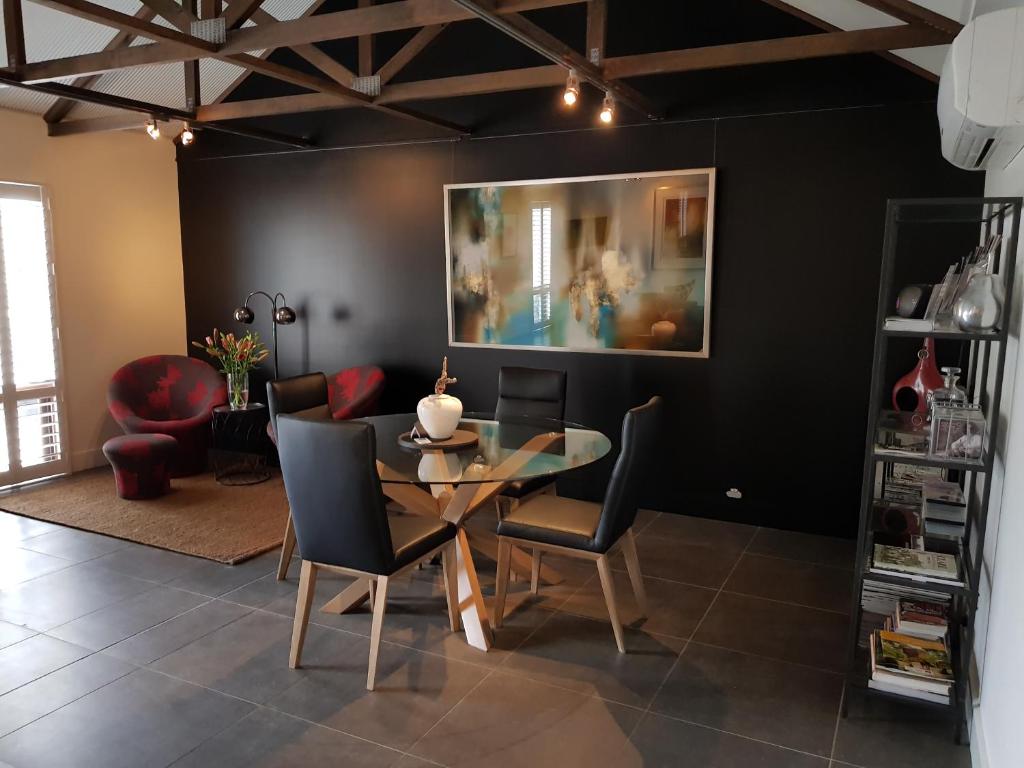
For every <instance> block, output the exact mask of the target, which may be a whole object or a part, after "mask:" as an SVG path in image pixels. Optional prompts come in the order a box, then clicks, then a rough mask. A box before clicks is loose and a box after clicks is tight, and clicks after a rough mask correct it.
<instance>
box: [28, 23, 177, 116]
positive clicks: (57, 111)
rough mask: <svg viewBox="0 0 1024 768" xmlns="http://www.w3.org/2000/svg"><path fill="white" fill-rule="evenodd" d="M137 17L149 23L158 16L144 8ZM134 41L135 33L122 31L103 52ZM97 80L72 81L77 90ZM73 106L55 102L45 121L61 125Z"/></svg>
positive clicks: (68, 102)
mask: <svg viewBox="0 0 1024 768" xmlns="http://www.w3.org/2000/svg"><path fill="white" fill-rule="evenodd" d="M135 15H136V16H138V17H139V18H140V19H144V20H146V21H149V20H150V19H152V18H153V17H154V16H156V15H157V14H156V12H154V11H153V9H152V8H148V7H147V6H142V7H141V8H139V10H138V11H136V12H135ZM134 39H135V34H134V33H133V32H125V31H124V30H121V31H119V32H118V33H117V34H116V35H114V36H113V37H112V38H111V39H110V42H109V43H107V44H106V45H105V46H104V47H103V50H105V51H112V50H114V49H115V48H127V47H128V46H129V45H131V44H132V41H133V40H134ZM97 80H99V75H86V76H85V77H76V78H75V79H74V80H72V81H71V85H73V86H75V87H76V88H91V87H92V86H93V85H94V84H95V83H96V81H97ZM73 106H75V102H74V101H72V100H71V99H57V101H55V102H54V103H53V105H52V106H51V107H50V108H49V109H48V110H46V112H45V113H44V114H43V120H45V121H46V122H47V123H59V122H60V121H61V120H63V119H64V118H65V117H67V114H68V112H70V111H71V108H72V107H73Z"/></svg>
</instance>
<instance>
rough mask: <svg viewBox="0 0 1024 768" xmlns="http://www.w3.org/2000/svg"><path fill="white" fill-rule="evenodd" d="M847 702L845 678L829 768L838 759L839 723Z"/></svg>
mask: <svg viewBox="0 0 1024 768" xmlns="http://www.w3.org/2000/svg"><path fill="white" fill-rule="evenodd" d="M845 702H846V680H843V690H842V692H841V693H840V694H839V711H838V712H836V727H835V730H834V731H832V749H831V750H830V751H829V753H828V761H829V768H831V766H832V764H833V763H834V762H835V759H836V743H837V742H838V741H839V723H840V722H841V721H842V719H843V704H844V703H845Z"/></svg>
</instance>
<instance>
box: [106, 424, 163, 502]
mask: <svg viewBox="0 0 1024 768" xmlns="http://www.w3.org/2000/svg"><path fill="white" fill-rule="evenodd" d="M177 453H178V441H177V440H175V439H174V438H173V437H171V436H170V435H161V434H158V433H149V434H138V435H121V436H120V437H112V438H110V439H109V440H107V442H105V443H104V444H103V455H104V456H106V457H107V461H109V462H110V466H112V467H113V468H114V480H115V481H116V482H117V495H118V496H120V497H121V498H122V499H154V498H156V497H157V496H163V495H164V494H165V493H167V492H168V491H169V490H171V464H172V463H173V461H174V458H175V456H177Z"/></svg>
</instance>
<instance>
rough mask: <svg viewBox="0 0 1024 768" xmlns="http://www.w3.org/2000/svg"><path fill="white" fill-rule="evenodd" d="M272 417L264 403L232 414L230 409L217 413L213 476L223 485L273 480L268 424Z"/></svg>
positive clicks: (211, 455) (253, 404)
mask: <svg viewBox="0 0 1024 768" xmlns="http://www.w3.org/2000/svg"><path fill="white" fill-rule="evenodd" d="M269 420H270V414H269V411H268V410H267V406H265V405H264V404H263V403H249V404H248V405H246V406H245V407H244V408H238V409H236V410H232V409H231V406H229V405H218V406H217V407H216V408H214V409H213V424H212V427H213V448H212V449H211V450H210V458H211V460H212V462H213V475H214V478H215V479H216V480H217V482H218V483H220V484H221V485H255V484H256V483H262V482H265V481H267V480H269V479H270V470H269V469H268V468H267V443H268V442H269V438H268V437H267V422H268V421H269Z"/></svg>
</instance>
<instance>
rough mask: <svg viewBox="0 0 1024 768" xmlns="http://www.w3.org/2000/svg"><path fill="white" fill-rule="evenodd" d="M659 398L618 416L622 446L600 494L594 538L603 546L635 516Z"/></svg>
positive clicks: (651, 451) (656, 424) (657, 417)
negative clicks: (599, 513) (620, 422)
mask: <svg viewBox="0 0 1024 768" xmlns="http://www.w3.org/2000/svg"><path fill="white" fill-rule="evenodd" d="M661 402H662V401H661V398H660V397H657V396H655V397H652V398H651V399H650V400H648V401H647V403H645V404H644V405H640V406H637V407H636V408H630V409H629V410H628V411H627V412H626V417H625V418H624V419H623V420H622V450H621V451H620V453H619V458H618V460H616V462H615V468H614V469H613V470H612V476H611V479H610V480H609V481H608V489H607V490H606V491H605V494H604V504H603V506H602V507H601V519H600V521H599V522H598V524H597V533H596V535H595V536H594V539H595V542H596V544H597V545H598V547H599V548H600V549H607V548H608V547H610V546H611V545H612V544H614V543H615V541H616V540H617V539H618V538H619V536H621V535H622V534H623V533H625V532H626V529H627V528H629V527H630V526H631V525H633V521H634V520H636V509H637V497H638V496H639V494H640V487H641V485H642V483H643V482H644V474H645V473H644V472H643V470H644V468H645V467H646V466H647V465H648V464H649V463H650V462H651V461H652V460H653V456H654V448H655V446H654V440H655V437H656V436H657V434H658V428H659V420H660V419H661Z"/></svg>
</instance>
